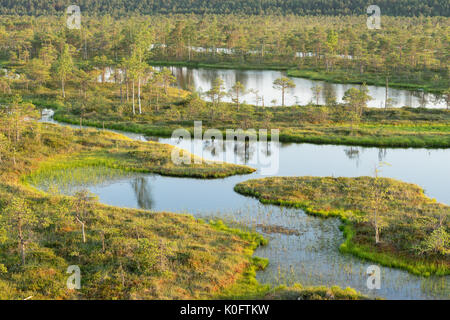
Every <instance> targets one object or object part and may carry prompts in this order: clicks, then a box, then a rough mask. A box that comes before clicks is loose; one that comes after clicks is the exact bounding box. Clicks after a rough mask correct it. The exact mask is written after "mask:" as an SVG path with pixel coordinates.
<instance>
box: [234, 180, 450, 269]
mask: <svg viewBox="0 0 450 320" xmlns="http://www.w3.org/2000/svg"><path fill="white" fill-rule="evenodd" d="M375 184H376V187H374V185H375ZM380 185H382V187H380ZM380 188H383V192H385V193H386V194H384V193H383V196H381V195H380V194H379V192H381V191H379V189H380ZM235 190H236V191H237V192H239V193H241V194H244V195H249V196H254V197H256V198H258V199H259V200H260V201H261V202H262V203H267V204H276V205H282V206H290V207H296V208H301V209H303V210H305V212H307V213H309V214H314V215H317V216H320V217H339V218H340V219H342V220H343V222H344V225H343V231H344V237H345V242H344V243H343V244H342V245H341V247H340V249H341V251H342V252H348V253H352V254H354V255H356V256H358V257H360V258H363V259H367V260H371V261H374V262H376V263H380V264H382V265H384V266H388V267H395V268H401V269H404V270H407V271H409V272H411V273H413V274H417V275H423V276H429V275H448V274H450V257H449V254H450V248H449V243H448V235H447V236H445V235H443V236H442V244H440V243H434V245H435V246H436V248H434V247H433V250H429V251H427V252H426V253H424V250H423V251H422V249H423V248H424V244H425V243H426V244H427V245H430V243H431V240H430V238H429V235H430V234H433V232H434V231H435V230H436V224H438V225H439V221H443V222H442V223H443V225H442V228H443V230H444V231H445V232H447V233H448V230H449V222H448V217H449V215H450V208H449V207H448V206H446V205H443V204H439V203H436V202H435V201H434V200H432V199H429V198H427V197H426V196H425V195H424V193H423V190H422V189H421V188H420V187H418V186H416V185H412V184H407V183H404V182H400V181H397V180H393V179H386V178H380V179H378V180H376V181H375V179H374V178H370V177H359V178H330V177H326V178H316V177H292V178H288V177H283V178H266V179H259V180H249V181H246V182H243V183H240V184H238V185H236V187H235ZM373 212H377V213H378V216H377V217H376V219H378V224H379V226H381V225H383V227H382V228H381V227H380V228H379V231H380V232H381V242H380V243H375V241H374V235H375V229H374V227H373V220H371V219H372V218H373ZM442 218H443V220H442ZM445 218H447V220H446V219H445ZM374 219H375V218H374ZM446 237H447V238H446ZM445 239H447V240H445ZM427 248H429V247H427ZM434 249H439V250H434Z"/></svg>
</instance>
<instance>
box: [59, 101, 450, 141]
mask: <svg viewBox="0 0 450 320" xmlns="http://www.w3.org/2000/svg"><path fill="white" fill-rule="evenodd" d="M189 108H190V107H189V105H186V104H182V105H179V106H172V107H170V108H165V109H161V110H159V111H156V112H153V113H152V114H151V115H141V116H136V117H132V116H126V115H122V116H120V115H117V114H115V115H113V114H103V115H102V114H95V116H94V115H92V116H89V115H87V116H84V117H83V124H84V125H88V126H93V127H97V128H102V127H105V128H109V129H115V130H122V131H129V132H135V133H142V134H145V135H148V136H162V137H170V136H171V135H172V132H173V130H175V129H177V128H180V127H183V128H186V129H187V130H189V131H191V132H193V122H194V120H196V119H203V129H204V130H206V129H208V128H215V129H219V130H221V131H222V132H225V130H226V129H238V128H255V129H256V130H258V129H259V128H264V129H269V132H270V129H275V128H277V129H280V141H281V142H298V143H302V142H308V143H316V144H339V145H355V146H368V147H391V148H448V147H450V111H448V110H427V109H419V110H418V109H411V108H402V109H395V110H393V109H388V110H379V109H377V110H375V109H371V108H366V109H365V110H364V112H363V117H362V121H361V122H360V123H354V124H352V123H349V122H345V121H344V122H340V121H337V120H335V119H334V118H335V117H338V115H336V114H338V113H342V112H345V107H342V106H336V107H335V108H325V107H309V106H303V107H285V108H281V107H279V108H258V107H252V106H247V107H246V108H245V109H241V110H239V111H238V110H236V109H235V107H234V106H233V105H227V108H229V110H232V111H233V113H229V114H227V118H226V119H214V120H211V119H208V118H207V117H205V115H204V114H202V113H201V112H202V110H197V111H195V112H193V113H192V114H190V113H189V111H188V110H189ZM175 110H176V111H175ZM173 112H177V114H179V117H178V119H174V118H173V116H172V113H173ZM204 112H205V113H206V112H207V111H204ZM324 114H325V115H324ZM318 117H325V119H324V120H319V119H318ZM54 119H55V120H57V121H61V122H66V123H71V124H75V125H77V124H79V123H80V118H79V116H78V115H76V114H74V113H72V112H70V111H69V110H67V109H59V110H58V111H57V112H56V114H55V116H54ZM181 119H183V120H181ZM265 119H270V121H267V120H265Z"/></svg>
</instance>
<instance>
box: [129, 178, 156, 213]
mask: <svg viewBox="0 0 450 320" xmlns="http://www.w3.org/2000/svg"><path fill="white" fill-rule="evenodd" d="M131 187H132V188H133V191H134V194H135V196H136V200H137V203H138V205H139V208H141V209H147V210H149V209H152V207H153V199H152V195H151V190H150V186H149V184H148V181H147V178H145V177H136V178H135V179H133V180H132V181H131Z"/></svg>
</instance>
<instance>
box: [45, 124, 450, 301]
mask: <svg viewBox="0 0 450 320" xmlns="http://www.w3.org/2000/svg"><path fill="white" fill-rule="evenodd" d="M44 120H45V119H44ZM50 121H52V122H54V121H53V120H50ZM121 133H122V134H125V135H126V136H128V137H130V138H132V139H136V140H141V141H147V140H153V141H158V142H161V143H166V144H170V145H176V146H178V147H180V148H182V149H186V150H189V151H191V152H192V153H196V154H198V155H200V156H202V157H204V158H206V159H209V160H224V159H227V161H228V162H232V163H236V164H247V165H250V166H252V167H254V168H256V169H258V170H257V171H256V172H255V173H253V174H250V175H241V176H233V177H229V178H225V179H216V180H201V179H191V178H173V177H163V176H159V175H154V174H136V175H134V176H132V177H126V178H123V179H118V180H116V179H115V180H114V181H110V182H107V183H101V184H92V185H90V186H88V188H89V189H90V190H91V192H93V193H95V194H97V195H98V196H99V199H100V201H101V202H103V203H106V204H109V205H114V206H120V207H128V208H142V209H148V210H154V211H169V212H176V213H189V214H192V215H194V216H196V217H203V218H205V217H206V218H208V217H214V218H221V219H223V220H225V221H231V222H236V223H239V224H244V225H246V226H249V227H252V228H255V229H256V230H257V231H259V232H261V233H263V234H264V235H265V236H266V237H267V238H268V239H269V244H268V245H267V246H265V247H261V248H259V249H257V250H256V252H255V255H257V256H260V257H265V258H268V259H269V261H270V264H269V266H268V268H267V269H266V270H264V271H261V272H258V274H257V279H258V280H259V281H260V282H262V283H271V284H274V285H277V284H287V285H289V284H292V283H294V282H298V283H301V284H304V285H327V286H332V285H339V286H342V287H347V286H349V287H353V288H356V289H357V290H359V291H361V292H363V293H365V294H368V295H370V296H381V297H384V298H388V299H449V298H450V287H449V280H450V277H429V278H424V277H419V276H415V275H411V274H409V273H407V272H405V271H401V270H396V269H392V268H385V267H381V272H382V279H381V281H382V282H381V289H380V290H376V291H374V290H369V289H367V286H366V280H367V276H366V270H367V267H368V266H370V265H372V264H374V263H371V262H365V261H362V260H360V259H358V258H355V257H352V256H350V255H344V254H341V253H340V252H339V250H338V248H339V245H340V244H341V243H342V241H343V236H342V233H341V231H340V230H339V225H340V222H339V220H338V219H335V218H330V219H322V218H317V217H313V216H308V215H306V214H305V213H304V212H303V211H302V210H301V209H287V208H282V207H278V206H272V205H263V204H261V203H259V201H258V200H256V199H253V198H249V197H245V196H242V195H239V194H237V193H236V192H234V191H233V187H234V186H235V185H236V184H237V183H239V182H241V181H245V180H248V179H254V178H261V177H264V176H262V174H261V169H262V168H263V167H264V166H266V164H267V163H268V161H269V160H270V161H273V160H274V155H277V156H276V157H277V159H279V169H278V171H277V172H276V174H275V175H276V176H304V175H310V176H346V177H354V176H363V175H371V174H372V171H373V168H374V166H375V164H377V163H378V162H379V161H385V162H387V163H389V164H390V166H387V167H385V168H383V172H382V175H383V176H385V177H392V178H396V179H399V180H402V181H406V182H411V183H416V184H418V185H420V186H422V187H423V188H424V189H425V190H426V193H427V195H428V196H430V197H432V198H436V199H437V200H438V201H439V202H443V203H446V204H450V189H449V181H450V166H449V164H450V149H436V150H428V149H378V148H362V147H347V146H334V145H313V144H298V143H272V142H270V143H262V142H256V143H250V144H248V145H246V144H244V143H240V142H236V141H227V142H225V143H224V144H223V145H222V146H221V145H220V144H218V143H217V141H216V142H214V141H211V140H206V141H202V140H192V141H188V140H179V139H170V138H157V137H144V136H142V135H139V134H134V133H126V132H125V133H124V132H121ZM79 187H86V186H79ZM265 226H279V227H284V228H285V229H289V230H291V231H292V234H290V235H288V234H285V233H270V234H267V233H264V227H265Z"/></svg>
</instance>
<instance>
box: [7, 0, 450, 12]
mask: <svg viewBox="0 0 450 320" xmlns="http://www.w3.org/2000/svg"><path fill="white" fill-rule="evenodd" d="M0 4H1V5H0V14H19V15H49V14H51V15H54V14H61V13H63V12H64V11H65V9H66V8H67V7H68V6H69V5H72V4H76V5H79V6H80V8H81V10H82V11H84V12H89V14H111V15H115V16H119V15H125V14H134V13H139V14H176V13H184V14H185V13H194V14H205V13H209V14H230V13H234V14H251V15H259V14H295V15H351V14H365V13H366V9H367V7H368V6H370V5H372V4H376V5H378V6H379V7H380V8H381V12H382V14H383V15H390V16H421V15H423V16H449V12H450V4H449V2H448V1H441V0H378V1H376V3H374V2H373V1H371V0H370V1H369V0H284V1H279V0H80V1H76V2H74V1H72V0H45V1H44V0H1V1H0Z"/></svg>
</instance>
